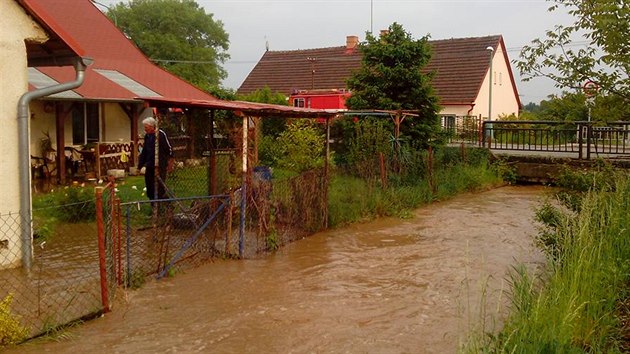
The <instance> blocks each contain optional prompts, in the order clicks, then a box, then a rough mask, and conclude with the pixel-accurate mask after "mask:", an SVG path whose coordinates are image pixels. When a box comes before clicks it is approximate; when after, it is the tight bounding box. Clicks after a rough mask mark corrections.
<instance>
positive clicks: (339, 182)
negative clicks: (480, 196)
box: [328, 148, 503, 227]
mask: <svg viewBox="0 0 630 354" xmlns="http://www.w3.org/2000/svg"><path fill="white" fill-rule="evenodd" d="M476 150H477V149H472V150H470V151H469V152H468V153H469V155H468V157H467V158H466V159H462V158H461V156H458V155H457V154H458V153H459V152H460V151H461V150H460V149H459V148H444V150H441V151H440V152H438V153H436V158H435V163H434V172H433V177H432V178H430V177H429V176H428V174H427V173H426V168H424V170H425V173H423V174H420V173H417V174H415V175H414V176H415V177H414V178H413V179H411V178H407V179H406V181H404V183H390V184H389V186H388V187H386V188H382V186H381V183H380V182H379V181H378V180H376V179H369V178H358V177H354V176H351V175H347V174H341V173H338V174H335V175H334V177H333V178H332V180H331V185H330V190H329V196H328V197H329V204H328V224H329V226H330V227H337V226H341V225H345V224H349V223H353V222H360V221H365V220H370V219H374V218H376V217H380V216H398V217H405V216H407V215H408V214H409V212H410V210H411V209H414V208H417V207H419V206H421V205H423V204H427V203H430V202H432V201H435V200H441V199H446V198H449V197H451V196H453V195H456V194H458V193H462V192H469V191H476V190H481V189H486V188H490V187H492V186H496V185H499V184H502V183H503V179H502V176H501V172H500V171H499V170H498V169H497V166H496V165H493V164H491V163H490V162H489V157H488V155H487V154H483V153H479V152H476ZM422 169H423V168H417V170H422ZM391 180H392V179H391V178H390V182H391Z"/></svg>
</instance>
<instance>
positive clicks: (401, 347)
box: [9, 186, 545, 353]
mask: <svg viewBox="0 0 630 354" xmlns="http://www.w3.org/2000/svg"><path fill="white" fill-rule="evenodd" d="M544 194H545V192H544V188H543V187H531V186H528V187H512V186H510V187H502V188H498V189H494V190H490V191H487V192H482V193H475V194H467V195H462V196H458V197H456V198H453V199H451V200H448V201H445V202H439V203H435V204H432V205H429V206H426V207H423V208H421V209H418V210H416V211H414V212H413V215H412V217H411V218H408V219H397V218H385V219H380V220H377V221H373V222H368V223H362V224H356V225H352V226H349V227H345V228H340V229H336V230H330V231H326V232H322V233H318V234H316V235H314V236H311V237H308V238H305V239H303V240H300V241H297V242H294V243H292V244H290V245H288V246H286V247H284V248H283V249H281V250H279V251H278V252H276V253H275V254H273V255H270V256H267V257H265V258H261V259H250V260H241V261H217V262H214V263H211V264H207V265H204V266H201V267H199V268H196V269H194V270H190V271H188V272H186V273H184V274H177V275H176V276H175V277H173V278H169V279H165V280H161V281H150V282H149V283H147V284H145V285H144V286H143V287H142V288H141V289H140V290H137V291H128V292H124V293H123V292H119V295H120V299H118V301H117V303H116V305H115V307H114V309H113V312H111V313H109V314H106V315H105V316H103V317H101V318H99V319H96V320H93V321H90V322H88V323H85V324H83V325H80V326H77V327H75V328H72V329H70V330H68V331H67V332H65V333H64V334H63V335H62V336H61V337H60V338H57V339H54V340H51V339H38V340H33V341H30V342H28V343H25V344H23V345H21V346H19V347H17V348H13V349H11V350H9V352H12V351H15V352H20V353H42V352H50V353H69V352H74V353H87V352H107V353H138V352H144V353H156V352H169V353H453V352H455V351H457V348H458V346H459V345H460V344H461V343H463V342H464V341H465V339H466V336H467V334H468V333H469V332H470V330H471V329H475V328H480V327H483V328H485V329H487V330H490V329H492V328H493V327H494V326H500V323H501V315H505V313H506V304H507V300H506V296H505V294H504V293H503V291H505V290H507V289H508V287H509V286H508V283H507V274H508V271H509V270H510V269H511V267H512V266H514V265H516V264H526V265H527V266H528V267H530V268H533V267H537V266H540V265H541V264H542V262H543V256H542V254H541V253H540V252H539V251H537V250H536V248H535V246H534V244H533V236H534V234H535V233H536V225H535V223H534V221H533V213H534V209H533V208H534V207H535V206H536V205H537V203H538V201H539V200H540V198H541V197H542V196H543V195H544Z"/></svg>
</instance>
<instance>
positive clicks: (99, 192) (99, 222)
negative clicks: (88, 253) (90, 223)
mask: <svg viewBox="0 0 630 354" xmlns="http://www.w3.org/2000/svg"><path fill="white" fill-rule="evenodd" d="M95 190H96V229H97V233H98V265H99V271H100V277H101V303H102V304H103V311H104V312H109V294H108V288H107V266H106V262H105V257H106V256H105V224H104V221H103V187H96V188H95Z"/></svg>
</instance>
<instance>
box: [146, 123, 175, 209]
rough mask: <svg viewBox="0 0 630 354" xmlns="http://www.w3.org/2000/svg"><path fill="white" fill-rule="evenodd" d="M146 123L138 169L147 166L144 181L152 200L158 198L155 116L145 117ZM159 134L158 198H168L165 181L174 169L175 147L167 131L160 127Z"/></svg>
mask: <svg viewBox="0 0 630 354" xmlns="http://www.w3.org/2000/svg"><path fill="white" fill-rule="evenodd" d="M142 124H143V125H144V132H145V133H146V134H145V135H144V147H143V148H142V152H141V153H140V156H139V158H138V170H140V169H142V167H145V171H144V183H145V185H146V187H147V196H148V197H149V199H150V200H153V199H156V195H155V159H156V156H155V136H156V130H155V128H156V125H157V122H156V121H155V118H153V117H149V118H145V119H144V120H143V121H142ZM157 135H158V136H159V139H160V140H159V141H158V147H159V152H158V156H157V158H158V161H159V173H160V179H161V181H158V194H157V199H165V198H166V190H165V188H164V183H165V182H166V173H167V172H170V171H171V170H172V169H173V163H174V160H173V148H172V147H171V143H170V142H169V141H168V137H167V136H166V133H165V132H164V131H163V130H162V129H159V130H158V131H157Z"/></svg>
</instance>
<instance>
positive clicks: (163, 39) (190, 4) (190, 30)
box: [108, 0, 229, 90]
mask: <svg viewBox="0 0 630 354" xmlns="http://www.w3.org/2000/svg"><path fill="white" fill-rule="evenodd" d="M108 15H109V16H110V17H112V18H116V21H117V24H118V27H119V28H120V29H121V30H122V31H123V33H125V34H126V35H127V37H129V38H131V40H132V41H133V42H134V43H135V44H136V46H138V48H140V50H142V52H144V54H145V55H146V56H148V57H149V58H151V59H152V60H154V61H155V62H156V63H157V64H158V65H160V66H162V67H164V68H165V69H166V70H168V71H170V72H172V73H173V74H175V75H177V76H179V77H181V78H182V79H184V80H186V81H188V82H190V83H192V84H194V85H196V86H198V87H199V88H201V89H204V90H209V89H210V88H211V87H213V86H218V85H219V84H220V82H221V80H222V79H224V78H226V77H227V74H226V71H225V69H223V67H222V66H221V65H222V64H223V63H225V61H226V60H227V59H228V58H229V55H228V54H227V52H226V51H227V50H228V47H229V40H228V34H227V33H226V32H225V30H224V29H223V23H222V22H221V21H219V20H215V19H214V18H213V15H212V14H207V13H206V12H205V10H204V9H203V8H201V7H200V6H199V5H198V4H197V3H196V2H195V1H194V0H133V1H129V2H127V3H123V2H120V3H118V4H116V6H115V7H113V8H112V9H111V10H110V11H109V12H108Z"/></svg>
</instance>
